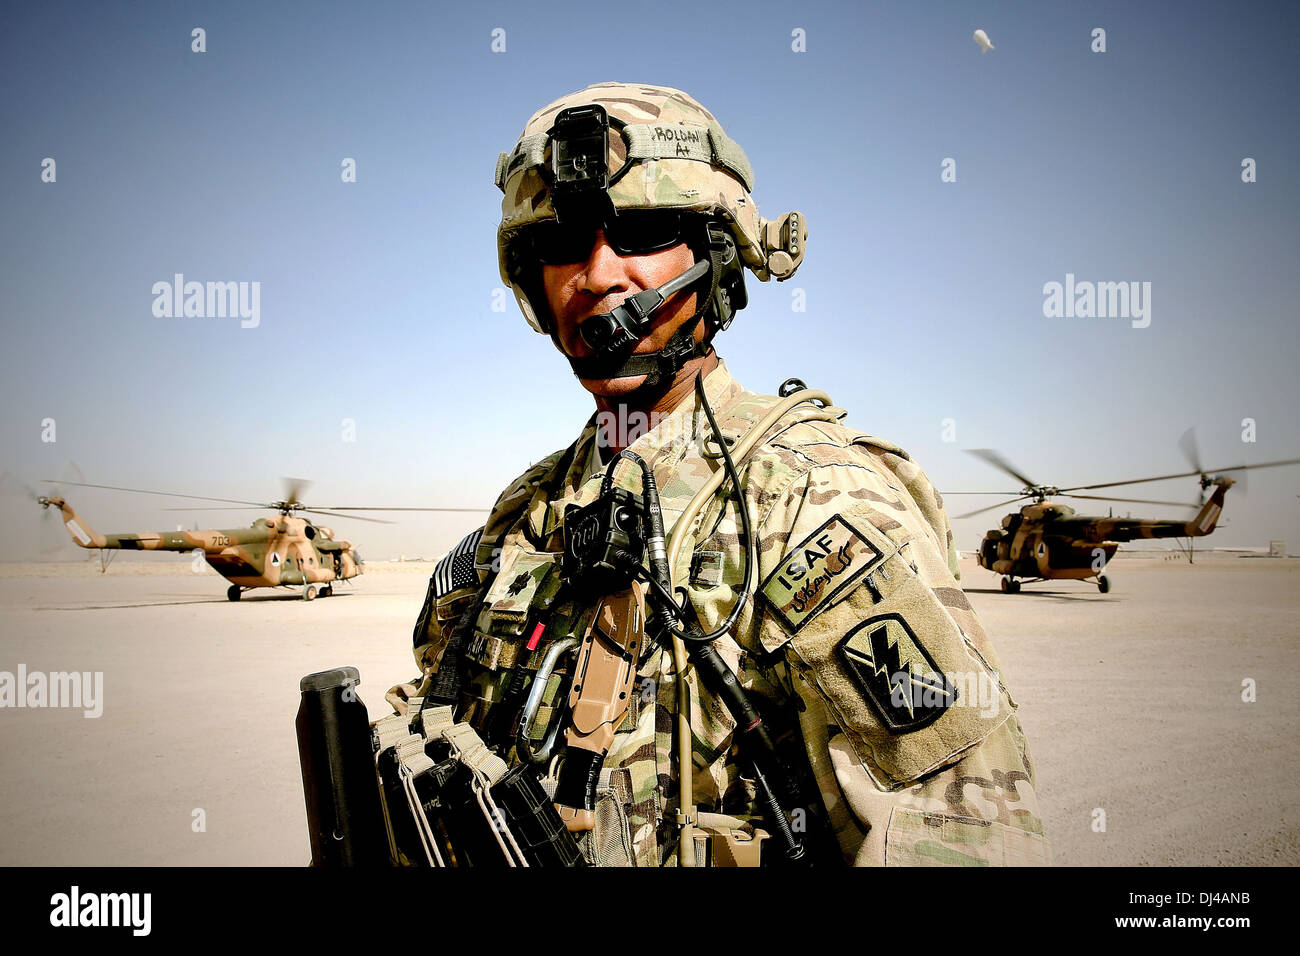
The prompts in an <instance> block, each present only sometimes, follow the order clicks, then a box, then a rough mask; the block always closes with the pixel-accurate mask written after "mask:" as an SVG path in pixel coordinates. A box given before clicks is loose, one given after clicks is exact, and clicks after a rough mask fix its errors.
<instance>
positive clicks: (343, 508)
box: [315, 505, 492, 514]
mask: <svg viewBox="0 0 1300 956" xmlns="http://www.w3.org/2000/svg"><path fill="white" fill-rule="evenodd" d="M315 510H317V511H478V512H482V513H484V514H486V513H487V512H490V511H491V510H492V509H491V508H368V507H365V506H360V507H352V506H349V505H334V506H331V507H320V508H317V509H315Z"/></svg>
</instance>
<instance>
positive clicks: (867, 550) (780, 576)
mask: <svg viewBox="0 0 1300 956" xmlns="http://www.w3.org/2000/svg"><path fill="white" fill-rule="evenodd" d="M882 557H883V555H882V553H881V551H880V549H879V548H877V547H876V546H875V545H874V544H872V543H871V542H870V541H868V540H867V539H866V538H864V537H863V536H862V535H860V534H859V533H858V532H857V531H855V530H854V529H853V528H852V527H850V526H849V524H848V523H847V522H846V521H845V520H844V519H843V518H841V517H840V516H839V515H836V516H835V517H833V518H831V520H830V521H827V522H826V523H825V524H824V525H822V526H821V527H820V528H818V529H817V530H816V531H814V532H813V533H812V534H810V535H808V537H807V538H805V539H804V540H803V541H801V542H800V543H799V544H798V545H796V546H795V547H794V548H792V549H791V550H790V551H789V552H787V553H786V555H785V557H783V558H782V559H781V560H780V562H779V563H778V564H777V566H776V570H775V571H773V572H772V573H771V574H769V575H768V576H767V580H766V581H764V582H763V584H762V587H761V591H762V594H763V597H765V598H766V599H767V602H768V604H769V605H771V608H772V613H773V614H775V615H776V616H777V617H778V618H779V619H780V620H781V622H782V623H784V624H785V626H786V628H787V629H788V630H789V631H790V632H791V633H792V634H793V633H795V632H796V631H798V630H799V628H801V627H803V626H804V625H805V624H807V623H808V622H809V621H810V620H811V619H812V618H813V616H814V615H815V614H816V613H817V612H818V611H820V610H821V609H822V608H824V607H827V606H828V605H829V604H831V602H832V601H834V599H835V598H837V597H839V596H840V595H842V594H844V593H846V592H847V591H848V590H849V588H850V587H851V585H852V584H853V583H854V582H855V581H857V580H858V578H860V577H862V575H864V574H866V573H867V571H869V570H871V569H872V568H873V567H875V566H876V565H877V564H878V563H879V562H880V560H881V558H882Z"/></svg>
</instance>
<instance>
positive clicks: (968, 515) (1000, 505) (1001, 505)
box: [953, 495, 1031, 521]
mask: <svg viewBox="0 0 1300 956" xmlns="http://www.w3.org/2000/svg"><path fill="white" fill-rule="evenodd" d="M1029 497H1031V496H1030V495H1021V496H1020V497H1019V498H1011V499H1009V500H1007V501H999V502H998V503H997V504H995V505H989V506H988V507H987V508H980V509H979V510H977V511H968V512H966V513H965V514H964V515H957V516H956V517H954V518H953V520H954V521H956V520H957V519H958V518H973V517H975V516H976V515H982V514H983V513H984V512H986V511H993V510H995V509H997V508H1004V507H1006V506H1007V505H1009V504H1014V503H1015V502H1017V501H1020V500H1021V499H1023V498H1029Z"/></svg>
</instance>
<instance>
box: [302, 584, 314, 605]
mask: <svg viewBox="0 0 1300 956" xmlns="http://www.w3.org/2000/svg"><path fill="white" fill-rule="evenodd" d="M302 599H303V600H304V601H314V600H316V585H314V584H309V585H307V587H306V588H304V589H303V592H302Z"/></svg>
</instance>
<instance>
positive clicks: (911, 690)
mask: <svg viewBox="0 0 1300 956" xmlns="http://www.w3.org/2000/svg"><path fill="white" fill-rule="evenodd" d="M836 652H837V653H838V654H839V658H840V663H842V664H843V665H844V667H845V668H846V669H847V670H848V672H849V675H850V676H851V677H852V678H853V682H854V683H855V684H857V685H858V687H859V688H861V689H862V691H863V692H864V693H865V694H866V697H867V700H869V701H870V702H871V705H872V707H874V708H875V710H876V713H877V714H879V715H880V719H881V720H882V721H883V722H884V724H885V727H886V728H888V729H889V731H890V732H891V733H895V734H907V733H911V732H912V731H914V730H920V729H921V728H922V727H927V726H929V725H930V724H932V723H934V722H935V721H936V720H938V719H939V717H940V715H942V714H943V712H944V711H946V710H947V709H948V708H949V707H951V706H952V705H953V704H955V703H956V702H957V688H956V687H954V686H953V685H952V683H951V682H950V681H949V680H948V678H947V677H945V676H944V674H943V672H941V671H940V670H939V665H938V664H936V663H935V662H934V658H933V657H931V656H930V652H929V651H927V650H926V649H925V646H924V645H923V644H922V643H921V642H920V641H919V640H917V637H916V635H915V634H914V633H912V629H911V628H910V627H908V625H907V622H906V621H905V620H903V617H902V615H899V614H881V615H879V616H877V617H872V618H868V619H867V620H865V621H862V622H861V623H860V624H857V625H856V626H854V628H853V630H851V631H849V633H848V634H846V635H845V636H844V640H842V641H840V643H839V644H838V645H837V646H836Z"/></svg>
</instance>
